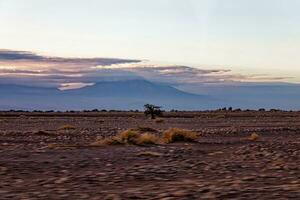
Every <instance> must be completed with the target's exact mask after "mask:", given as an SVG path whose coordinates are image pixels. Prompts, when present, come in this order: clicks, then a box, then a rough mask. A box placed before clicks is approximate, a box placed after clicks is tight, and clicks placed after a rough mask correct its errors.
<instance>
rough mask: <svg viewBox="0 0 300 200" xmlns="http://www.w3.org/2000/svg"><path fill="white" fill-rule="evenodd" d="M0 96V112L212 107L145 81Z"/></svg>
mask: <svg viewBox="0 0 300 200" xmlns="http://www.w3.org/2000/svg"><path fill="white" fill-rule="evenodd" d="M0 93H1V95H0V97H1V99H0V108H2V109H8V108H12V109H13V108H19V109H30V110H32V109H42V110H45V109H55V110H57V109H59V110H66V109H75V110H82V109H94V108H100V109H141V108H143V105H144V104H146V103H152V104H156V105H160V106H163V108H164V109H186V110H192V109H206V108H212V107H213V100H212V99H211V98H209V97H208V96H203V95H195V94H190V93H187V92H183V91H180V90H178V89H176V88H174V87H171V86H168V85H164V84H158V83H153V82H149V81H146V80H124V81H103V82H98V83H96V84H95V85H93V86H87V87H84V88H80V89H74V90H65V91H60V90H58V89H56V88H41V87H40V88H39V87H29V86H17V85H2V86H1V87H0Z"/></svg>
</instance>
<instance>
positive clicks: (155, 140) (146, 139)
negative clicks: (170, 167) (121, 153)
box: [136, 133, 161, 145]
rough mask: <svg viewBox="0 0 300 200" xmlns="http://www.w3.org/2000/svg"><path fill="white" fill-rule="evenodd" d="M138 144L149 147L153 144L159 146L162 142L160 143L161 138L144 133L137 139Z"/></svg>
mask: <svg viewBox="0 0 300 200" xmlns="http://www.w3.org/2000/svg"><path fill="white" fill-rule="evenodd" d="M136 143H137V144H138V145H147V144H149V145H150V144H152V145H153V144H159V143H161V141H160V138H159V137H157V136H156V135H154V134H151V133H143V134H141V135H140V136H139V137H138V138H137V140H136Z"/></svg>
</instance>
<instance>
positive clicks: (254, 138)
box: [248, 133, 259, 141]
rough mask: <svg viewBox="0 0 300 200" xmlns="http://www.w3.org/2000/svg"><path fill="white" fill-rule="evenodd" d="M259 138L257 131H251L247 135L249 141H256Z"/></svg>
mask: <svg viewBox="0 0 300 200" xmlns="http://www.w3.org/2000/svg"><path fill="white" fill-rule="evenodd" d="M258 138H259V135H258V134H257V133H252V134H251V135H250V136H249V137H248V140H250V141H256V140H258Z"/></svg>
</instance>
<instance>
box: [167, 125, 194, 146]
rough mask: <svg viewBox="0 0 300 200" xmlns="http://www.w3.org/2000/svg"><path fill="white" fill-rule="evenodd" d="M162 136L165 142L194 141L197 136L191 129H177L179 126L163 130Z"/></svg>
mask: <svg viewBox="0 0 300 200" xmlns="http://www.w3.org/2000/svg"><path fill="white" fill-rule="evenodd" d="M163 138H164V140H165V142H166V143H173V142H196V141H197V139H198V136H197V134H196V133H195V132H193V131H189V130H185V129H179V128H170V129H169V130H167V131H165V132H164V134H163Z"/></svg>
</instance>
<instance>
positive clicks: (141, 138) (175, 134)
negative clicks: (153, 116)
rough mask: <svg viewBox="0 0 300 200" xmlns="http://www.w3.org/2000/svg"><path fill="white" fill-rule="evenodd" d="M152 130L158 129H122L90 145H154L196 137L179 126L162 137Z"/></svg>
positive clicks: (196, 137) (184, 140)
mask: <svg viewBox="0 0 300 200" xmlns="http://www.w3.org/2000/svg"><path fill="white" fill-rule="evenodd" d="M153 132H158V131H157V130H155V129H152V128H148V127H138V128H135V129H129V130H126V131H123V132H121V133H119V134H117V135H115V136H113V137H111V138H106V139H100V140H97V141H95V142H93V143H91V144H90V145H91V146H101V145H155V144H167V143H173V142H196V141H197V139H198V136H197V134H196V133H195V132H192V131H189V130H185V129H179V128H171V129H169V130H167V131H165V132H164V133H163V135H162V137H159V136H157V135H155V134H153Z"/></svg>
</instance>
